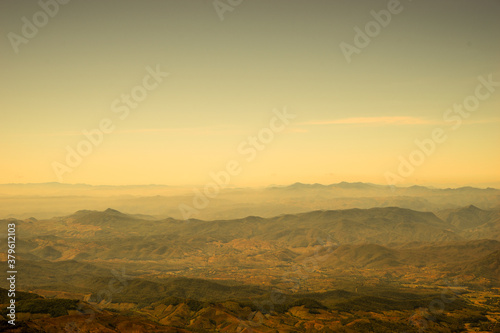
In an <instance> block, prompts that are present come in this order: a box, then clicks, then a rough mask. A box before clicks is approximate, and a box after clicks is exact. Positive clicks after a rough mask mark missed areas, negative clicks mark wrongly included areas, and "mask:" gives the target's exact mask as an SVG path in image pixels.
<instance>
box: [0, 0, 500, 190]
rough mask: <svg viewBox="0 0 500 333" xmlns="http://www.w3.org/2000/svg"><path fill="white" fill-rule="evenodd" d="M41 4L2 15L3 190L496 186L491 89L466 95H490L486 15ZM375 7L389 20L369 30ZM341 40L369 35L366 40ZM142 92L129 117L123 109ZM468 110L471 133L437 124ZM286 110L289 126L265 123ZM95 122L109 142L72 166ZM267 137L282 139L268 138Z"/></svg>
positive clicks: (492, 31)
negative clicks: (424, 145)
mask: <svg viewBox="0 0 500 333" xmlns="http://www.w3.org/2000/svg"><path fill="white" fill-rule="evenodd" d="M46 2H47V3H49V4H51V5H48V7H47V8H48V11H52V12H51V13H50V14H51V15H52V16H53V17H50V16H49V15H47V14H44V12H41V11H42V10H43V9H42V7H41V6H40V4H39V3H38V2H37V1H20V0H11V1H5V0H4V1H1V2H0V22H1V33H2V35H3V37H2V39H1V45H0V59H1V61H2V62H1V72H0V73H1V86H0V91H1V98H0V106H1V108H0V110H1V111H0V126H1V132H0V140H1V144H0V154H1V156H2V164H1V167H0V168H1V169H0V183H18V182H21V183H24V182H50V181H63V182H65V183H89V184H146V183H156V184H172V185H181V184H204V183H206V182H208V181H209V180H210V176H209V173H210V172H218V171H219V170H223V169H225V168H226V164H227V163H228V161H231V160H235V161H237V162H238V163H239V167H240V171H241V172H240V173H239V174H237V175H234V176H232V178H231V183H232V184H234V185H236V186H261V185H268V184H288V183H293V182H296V181H300V182H307V183H310V182H320V183H335V182H339V181H368V182H375V183H382V184H383V183H386V175H387V172H390V173H392V174H394V175H396V176H398V177H400V178H398V179H399V180H398V181H399V182H400V183H402V184H457V185H478V184H483V185H489V184H493V185H497V184H499V181H500V174H499V171H498V170H500V153H499V151H500V150H499V143H500V131H499V129H500V114H499V111H500V110H499V108H500V85H498V86H496V87H495V86H494V85H493V86H492V85H491V84H490V86H489V87H486V86H481V87H479V88H478V85H479V84H481V83H480V81H479V80H478V77H480V76H481V77H483V78H484V79H485V80H488V77H489V79H490V80H492V81H494V82H500V62H499V60H500V20H499V17H500V1H498V0H490V1H424V0H418V1H416V0H415V1H409V0H402V1H401V2H400V3H399V5H397V2H396V1H393V2H391V1H389V2H387V1H352V0H349V1H333V0H332V1H311V0H307V1H305V0H303V1H294V0H280V1H278V0H274V1H260V0H243V1H241V3H240V4H239V5H238V4H237V2H238V1H237V0H232V3H233V4H235V5H236V6H234V7H230V9H232V10H226V11H224V10H225V9H227V7H223V6H230V5H228V4H229V3H231V2H229V0H220V2H219V3H218V4H219V7H218V8H219V12H218V11H217V10H216V8H214V4H213V2H212V1H208V0H207V1H190V0H183V1H126V0H121V1H97V0H94V1H80V0H72V1H69V2H68V3H67V4H64V5H63V4H59V5H58V7H59V8H58V9H57V13H56V12H55V11H56V8H55V6H54V3H55V2H54V0H53V1H46ZM42 3H43V1H42ZM388 3H389V4H388ZM388 6H389V7H390V8H391V10H393V11H394V12H393V13H391V12H389V13H390V15H391V19H390V22H388V19H387V16H383V15H382V16H381V17H382V18H381V19H385V20H386V21H385V23H384V25H385V27H383V26H381V25H380V23H374V22H376V21H374V20H375V18H374V16H373V14H372V13H371V11H375V12H380V11H381V10H384V11H385V12H384V13H387V10H388ZM391 6H392V7H391ZM221 8H222V9H221ZM224 8H225V9H224ZM396 12H397V13H396ZM23 17H25V19H23ZM221 17H222V18H223V20H221ZM45 19H46V22H44V20H45ZM34 21H35V22H34ZM371 21H374V22H371ZM370 22H371V23H370ZM34 23H37V24H38V25H39V27H38V28H37V27H36V25H35V26H34V27H35V28H36V29H38V31H33V30H32V29H30V28H33V26H31V27H30V25H31V24H34ZM367 24H368V25H367ZM355 27H359V29H361V30H363V31H364V30H365V28H368V29H372V30H369V33H370V35H372V37H370V36H368V37H367V38H369V43H368V42H367V41H366V40H363V38H362V37H358V38H357V39H356V40H355V35H356V34H357V32H356V31H355ZM358 31H359V30H358ZM356 42H358V43H357V44H356ZM363 42H364V43H365V44H367V45H364V44H363ZM341 43H345V44H341ZM347 44H349V45H351V46H349V50H351V51H352V50H353V48H354V47H357V49H356V52H354V53H352V54H350V57H349V58H350V59H349V60H350V62H349V61H347V60H348V59H347V58H346V56H345V54H344V52H343V51H342V48H341V45H344V48H345V45H347ZM16 51H17V52H16ZM147 68H149V69H147ZM157 69H159V70H160V71H161V72H165V73H169V75H168V76H165V77H159V78H158V82H159V83H157V82H156V81H155V79H154V78H152V77H148V75H151V74H149V72H151V71H155V70H157ZM145 77H146V78H145ZM144 80H145V81H144ZM160 81H161V82H160ZM143 82H146V83H145V84H146V85H147V87H149V88H148V89H150V90H149V91H148V90H144V88H141V87H142V86H143V84H144V83H143ZM134 89H135V90H134ZM478 89H479V90H478ZM488 89H490V90H488ZM144 91H147V96H146V97H145V98H144V100H142V101H140V102H139V103H138V104H137V106H135V107H134V108H132V107H127V106H126V105H127V104H125V102H122V100H121V98H122V96H124V94H128V95H130V94H131V93H132V92H135V93H136V96H141V97H144V96H142V95H141V92H142V93H143V92H144ZM478 91H479V93H480V96H481V100H479V99H478V98H476V97H471V96H475V94H477V92H478ZM464 100H467V103H469V102H470V103H474V101H476V102H477V101H479V103H478V105H475V106H474V105H473V104H471V105H473V108H474V111H473V112H470V114H469V116H468V117H467V118H465V116H461V115H459V114H458V113H455V112H453V113H447V110H448V109H449V108H451V107H453V105H454V104H458V105H460V104H463V103H464ZM132 102H133V101H132ZM285 107H286V109H287V110H288V113H291V114H294V115H296V117H295V118H294V119H290V120H289V123H288V124H281V123H280V122H279V120H273V119H274V118H275V117H276V114H275V113H273V110H274V109H276V110H283V108H285ZM120 108H121V109H120ZM127 108H128V109H129V111H130V112H129V114H128V115H127V116H125V117H123V116H124V114H125V113H124V112H126V109H127ZM471 108H472V107H471ZM467 113H468V112H467ZM467 113H464V114H467ZM120 116H122V117H121V118H120ZM445 118H447V119H448V121H446V119H445ZM103 119H109V122H108V124H107V125H109V126H111V127H113V128H114V129H113V130H112V131H111V132H110V133H107V134H103V139H102V143H100V144H98V145H97V146H92V152H91V153H90V154H88V155H87V156H83V157H82V159H81V162H79V163H76V162H75V163H74V165H76V166H73V167H72V166H69V165H68V163H67V161H66V157H67V154H68V153H67V149H68V147H69V148H70V149H75V150H77V147H78V145H80V148H82V147H83V148H85V147H87V148H88V144H89V143H88V141H87V143H82V142H84V141H85V140H87V139H86V137H85V136H84V135H83V134H82V131H83V130H92V129H95V128H98V127H99V126H100V123H101V121H102V120H103ZM453 119H454V120H453ZM458 121H463V122H462V123H461V124H460V125H457V124H458ZM105 122H106V120H105ZM270 122H273V124H275V125H276V126H275V128H278V127H279V128H280V129H282V128H284V129H283V130H282V131H279V132H272V133H273V134H272V135H273V138H272V139H271V138H270V130H266V129H265V128H269V124H270ZM278 125H279V126H278ZM454 125H456V126H455V129H452V127H453V126H454ZM436 128H441V129H442V130H443V133H444V134H443V135H446V140H445V141H444V142H442V143H436V144H435V149H434V151H433V152H432V153H430V154H429V156H427V155H425V157H424V160H423V162H422V163H421V165H417V166H415V167H414V170H413V171H412V172H408V173H406V174H401V173H400V172H399V171H398V167H399V166H400V163H401V162H400V156H401V157H403V158H405V159H409V157H410V154H411V153H412V152H414V151H415V150H416V149H418V147H417V146H416V144H415V140H424V139H428V138H432V133H433V131H434V130H435V129H436ZM259 133H261V139H263V140H265V141H266V143H265V144H263V142H261V141H260V140H261V139H259V138H258V139H257V140H258V141H257V143H256V146H252V143H251V139H250V141H249V139H248V137H249V136H250V137H252V136H256V135H257V134H259ZM252 147H258V149H261V148H263V147H265V148H263V150H258V149H257V148H252ZM83 148H82V149H83ZM252 149H253V150H254V151H255V154H253V153H250V151H251V150H252ZM243 152H246V153H243ZM422 154H423V153H414V154H413V157H414V160H415V161H416V160H418V158H419V157H420V158H421V157H422V156H423V155H422ZM251 157H253V158H251ZM248 159H250V160H251V161H248ZM408 163H410V162H408ZM419 163H420V162H419ZM417 164H418V163H417ZM63 166H64V167H63ZM54 168H56V169H57V170H59V171H58V172H59V177H58V176H57V173H58V172H57V171H54V170H55V169H54ZM65 168H67V169H65ZM69 170H71V172H69ZM497 186H498V185H497Z"/></svg>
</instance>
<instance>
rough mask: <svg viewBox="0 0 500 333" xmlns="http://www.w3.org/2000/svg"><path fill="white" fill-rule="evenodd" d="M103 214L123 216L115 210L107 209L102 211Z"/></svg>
mask: <svg viewBox="0 0 500 333" xmlns="http://www.w3.org/2000/svg"><path fill="white" fill-rule="evenodd" d="M104 213H108V214H123V213H122V212H119V211H117V210H116V209H112V208H108V209H106V210H105V211H104Z"/></svg>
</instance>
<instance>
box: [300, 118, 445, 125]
mask: <svg viewBox="0 0 500 333" xmlns="http://www.w3.org/2000/svg"><path fill="white" fill-rule="evenodd" d="M435 123H436V122H433V121H429V120H426V119H423V118H417V117H354V118H343V119H333V120H319V121H309V122H305V123H303V125H345V124H348V125H429V124H435Z"/></svg>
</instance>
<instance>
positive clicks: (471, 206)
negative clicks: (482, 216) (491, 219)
mask: <svg viewBox="0 0 500 333" xmlns="http://www.w3.org/2000/svg"><path fill="white" fill-rule="evenodd" d="M466 209H467V210H474V211H479V210H481V209H480V208H477V207H476V206H474V205H469V206H468V207H467V208H466Z"/></svg>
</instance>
